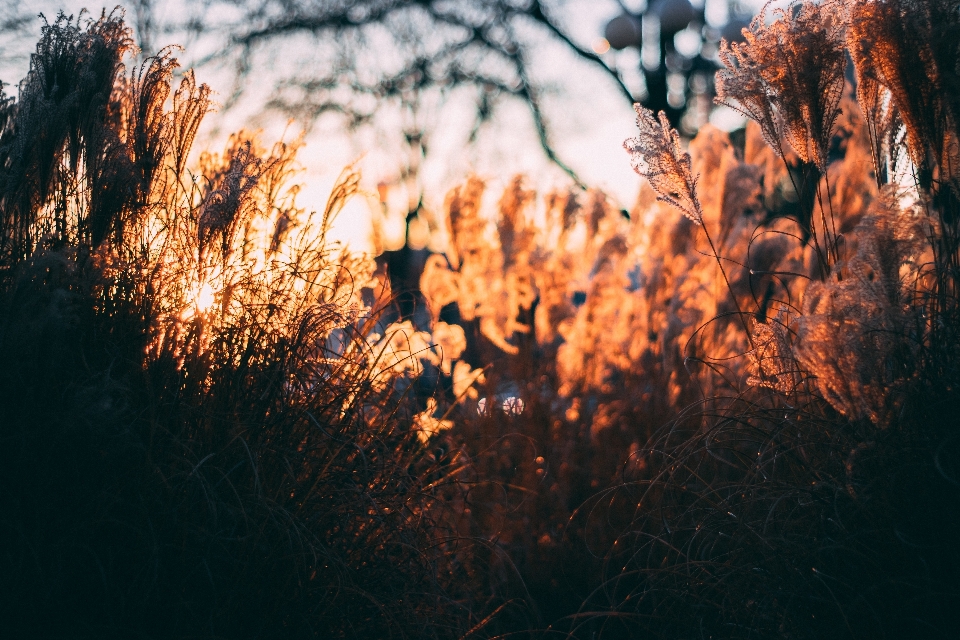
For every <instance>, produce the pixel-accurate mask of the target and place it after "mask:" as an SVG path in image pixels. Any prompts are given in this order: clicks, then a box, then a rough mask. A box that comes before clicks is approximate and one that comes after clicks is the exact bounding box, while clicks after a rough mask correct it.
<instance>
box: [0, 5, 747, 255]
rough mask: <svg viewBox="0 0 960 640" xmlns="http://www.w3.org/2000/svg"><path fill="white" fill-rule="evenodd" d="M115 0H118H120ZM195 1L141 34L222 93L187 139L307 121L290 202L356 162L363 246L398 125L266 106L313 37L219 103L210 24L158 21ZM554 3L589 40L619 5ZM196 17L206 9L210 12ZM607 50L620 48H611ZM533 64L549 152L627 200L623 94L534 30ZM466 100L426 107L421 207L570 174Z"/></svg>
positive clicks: (217, 145) (629, 181)
mask: <svg viewBox="0 0 960 640" xmlns="http://www.w3.org/2000/svg"><path fill="white" fill-rule="evenodd" d="M704 1H706V2H708V3H712V5H713V7H712V8H713V9H714V10H715V9H716V8H718V5H725V0H699V2H700V3H702V2H704ZM696 3H697V0H694V4H696ZM750 3H752V5H753V7H755V6H756V4H757V2H756V1H755V0H750ZM112 4H113V3H111V5H112ZM119 4H120V5H121V6H123V5H124V4H125V3H124V2H120V3H119ZM127 4H128V5H130V3H127ZM624 4H625V5H627V6H629V7H631V8H632V9H640V8H642V6H643V4H644V0H624ZM130 6H132V5H130ZM193 6H195V5H192V3H188V2H186V1H185V0H158V1H157V2H155V9H154V21H155V24H156V25H160V26H161V28H160V29H158V30H157V31H158V32H157V33H156V34H155V35H154V36H153V40H154V41H153V42H151V45H152V48H154V49H156V48H158V47H159V46H163V45H166V44H179V45H181V46H182V47H183V51H182V52H181V53H180V54H179V57H180V59H181V61H182V62H183V63H184V65H185V66H195V67H196V73H197V78H198V80H199V81H200V82H205V83H207V84H208V85H210V86H211V88H212V89H213V90H214V92H215V99H216V100H218V101H219V102H220V103H221V108H220V109H219V110H218V111H217V112H215V113H213V114H211V115H209V116H208V117H207V119H206V120H205V122H204V125H203V127H202V129H201V132H200V135H199V136H198V141H197V143H196V145H195V151H199V150H204V149H208V150H211V151H217V150H220V149H222V148H223V146H224V144H225V141H226V138H227V136H228V135H229V134H230V133H231V132H233V131H236V130H238V129H241V128H247V129H254V130H258V129H259V130H262V134H261V140H262V142H264V143H265V144H266V145H269V144H272V143H273V141H275V140H277V139H281V138H283V139H286V140H291V139H294V138H296V137H297V136H298V135H299V134H300V133H301V132H304V131H305V134H304V142H305V146H304V147H303V149H302V150H301V152H300V154H299V156H298V158H299V161H300V164H301V165H302V167H303V170H302V172H301V173H300V174H299V175H298V176H297V179H296V181H297V182H298V183H300V184H301V185H302V188H301V191H300V194H299V196H298V204H299V205H300V206H302V207H306V208H307V209H316V210H322V208H323V205H324V203H325V201H326V198H327V194H328V193H329V191H330V188H331V186H332V184H333V182H334V181H335V179H336V177H337V176H338V175H339V173H340V171H341V170H342V169H343V167H344V166H346V165H348V164H351V163H356V165H357V166H358V167H359V168H360V169H361V172H362V175H363V183H362V186H363V189H364V192H365V195H361V196H359V197H357V198H355V199H354V201H353V202H351V203H349V204H348V206H347V207H346V208H345V209H344V211H343V212H342V213H341V215H340V217H339V218H338V220H337V222H336V224H335V228H334V234H333V235H334V237H336V238H339V239H340V240H342V241H343V242H345V243H347V244H349V245H350V246H351V248H353V249H355V250H361V251H366V250H369V249H370V248H371V246H370V232H371V215H374V214H373V213H372V212H374V211H377V210H378V209H379V204H378V198H377V197H376V193H377V184H378V183H379V182H382V181H390V180H391V179H393V178H395V176H396V172H397V163H396V162H395V160H394V154H396V153H398V151H399V149H398V148H397V147H396V143H395V140H394V138H395V137H396V136H395V135H394V134H395V133H396V132H397V131H399V128H398V127H399V119H398V118H399V116H398V115H397V114H391V113H389V112H387V113H384V114H383V115H382V117H380V118H379V119H378V122H377V123H376V125H375V126H373V127H367V128H365V129H363V130H362V131H359V132H353V133H351V132H348V131H345V129H344V126H343V123H342V121H340V120H339V119H337V118H322V119H321V120H319V121H317V122H315V123H312V125H310V126H309V127H308V126H307V123H304V122H296V121H292V122H291V121H288V120H287V118H286V117H283V116H279V115H277V114H272V115H264V114H263V111H262V105H263V102H264V99H265V98H266V97H267V96H266V95H265V93H269V92H265V91H264V90H265V89H270V88H272V87H271V85H270V84H269V83H263V82H262V81H258V80H257V78H258V77H260V78H262V77H272V76H273V75H274V72H276V71H277V70H278V69H279V70H284V69H296V66H297V65H305V64H309V63H310V57H309V56H308V55H303V52H305V51H309V49H310V47H311V45H312V43H311V42H309V41H308V40H307V41H304V40H301V41H297V40H296V39H292V40H290V41H289V42H287V43H285V45H284V46H283V47H282V48H277V49H274V50H270V51H265V52H263V55H260V56H258V57H257V58H255V59H254V62H253V64H254V67H253V69H252V72H251V73H250V75H249V77H250V78H251V80H250V81H248V82H247V84H246V85H244V86H243V89H244V91H243V92H242V93H241V97H240V99H239V100H238V101H236V103H235V104H233V105H232V106H231V107H230V108H229V109H227V108H224V107H223V103H225V102H227V101H228V98H229V97H230V96H231V95H233V92H234V88H235V73H234V67H233V62H232V61H217V60H213V61H210V60H209V59H208V58H209V56H210V54H211V53H212V52H214V51H215V50H216V49H217V47H218V46H219V41H217V40H216V39H215V38H213V37H210V36H205V35H201V36H199V37H198V36H197V35H196V34H192V33H190V32H183V31H174V32H163V31H164V30H163V29H162V25H168V24H172V23H182V22H183V18H184V16H189V15H191V10H192V7H193ZM84 7H86V8H87V9H89V10H90V11H91V12H92V13H99V11H100V9H101V7H100V6H99V5H92V4H90V3H89V2H84V1H77V0H63V1H61V2H55V1H51V0H31V3H30V12H31V13H33V14H34V15H36V14H39V13H44V14H45V15H46V16H47V17H48V18H49V19H51V20H52V19H53V18H54V17H55V16H56V14H57V11H58V10H63V11H64V12H65V13H68V14H70V13H77V12H79V10H80V9H81V8H84ZM753 7H751V8H753ZM558 8H559V11H560V13H559V16H560V18H561V20H562V21H563V23H564V25H565V27H566V29H567V30H568V33H569V34H570V35H571V37H572V38H573V39H574V41H576V42H578V43H580V44H581V45H583V46H585V47H592V46H593V45H594V44H595V43H596V42H597V40H598V39H599V38H601V36H602V33H603V28H604V25H605V24H606V23H607V22H608V21H609V20H610V19H611V18H613V17H614V16H616V15H618V14H619V13H620V12H621V9H620V7H619V5H618V3H617V2H616V1H615V0H565V1H562V2H560V4H559V5H558ZM710 8H711V5H710V4H708V9H710ZM720 8H721V9H722V7H720ZM14 12H15V10H14V9H12V8H10V6H9V5H8V8H6V9H2V8H0V23H2V21H4V20H6V19H9V17H10V16H11V15H12V14H13V13H14ZM218 12H219V13H218V14H217V15H216V18H217V19H221V20H227V21H229V20H232V19H234V18H235V16H233V15H230V9H229V7H228V6H226V5H222V6H221V7H220V8H219V9H218ZM126 14H127V19H128V22H130V23H134V22H135V12H134V11H133V10H132V9H130V8H128V9H127V11H126ZM708 15H709V14H708ZM205 19H211V18H210V17H209V15H208V16H207V17H206V18H205ZM28 25H29V27H30V28H29V30H28V33H27V34H26V35H25V36H22V37H11V36H10V35H9V34H7V35H0V80H2V81H3V83H4V85H8V87H7V93H8V94H9V93H15V90H11V88H10V86H9V85H15V84H16V83H17V82H18V81H19V79H20V78H21V77H23V75H24V74H25V73H26V71H27V68H28V64H29V53H30V52H31V51H32V50H33V47H34V46H35V43H36V40H37V37H38V36H39V32H40V25H41V22H40V20H39V19H34V20H32V24H29V23H28ZM313 46H315V45H313ZM606 55H607V56H608V60H609V62H619V63H620V65H621V66H624V65H625V66H628V67H629V66H631V65H632V64H634V61H633V60H628V59H626V58H627V57H629V56H631V55H632V56H636V55H637V54H636V52H633V51H630V50H627V51H625V52H621V53H620V54H616V53H615V52H610V53H608V54H606ZM617 55H619V56H620V57H621V60H616V59H615V58H614V56H617ZM531 66H532V68H533V69H534V73H535V74H536V79H537V80H538V81H539V82H540V83H541V84H542V85H543V86H548V87H551V88H553V89H555V91H553V92H551V93H550V94H548V96H547V97H546V98H545V99H544V104H543V107H544V111H545V113H546V116H547V118H548V120H549V125H550V135H551V141H552V143H553V146H554V148H555V149H556V151H557V152H558V155H559V156H560V157H561V158H562V159H563V160H564V161H565V162H566V163H567V164H569V165H570V166H571V167H572V168H573V169H574V170H575V171H576V172H577V173H578V175H579V176H580V177H581V178H582V179H583V180H584V181H585V182H586V183H587V184H588V185H590V186H594V187H599V188H601V189H603V190H604V191H606V192H607V193H608V194H610V195H611V196H612V197H613V199H614V200H615V201H617V203H618V204H620V206H622V207H625V208H629V206H630V204H631V203H632V201H633V199H634V197H635V194H636V191H637V188H638V186H639V178H638V177H637V176H636V174H634V173H633V171H632V169H631V168H630V162H629V158H628V156H627V154H626V152H625V151H624V149H623V141H624V140H625V139H626V138H628V137H630V136H632V135H634V132H635V124H634V119H635V116H634V113H633V110H632V108H631V107H630V105H629V104H628V103H627V101H626V100H625V99H624V98H623V97H622V95H620V94H619V92H618V89H617V88H616V87H615V86H614V83H613V81H612V80H611V79H610V78H608V77H605V75H604V74H603V73H601V72H599V71H598V70H596V69H595V68H592V67H591V65H590V63H588V62H586V61H583V60H581V59H578V58H576V57H575V56H574V54H572V53H571V52H570V51H569V50H567V49H565V48H564V47H563V46H562V45H560V44H559V43H555V42H550V41H547V40H546V39H544V42H543V44H542V45H540V46H537V47H536V48H535V49H534V53H533V63H532V65H531ZM472 110H473V105H472V102H471V97H470V96H468V95H466V94H460V95H457V94H453V95H451V97H450V98H449V101H448V103H447V104H446V105H445V107H444V108H443V109H438V110H436V111H435V112H432V113H430V114H428V115H429V116H431V117H433V118H434V119H433V120H432V125H433V127H432V128H433V134H432V136H431V139H430V153H429V154H428V157H427V160H426V162H425V163H424V165H423V167H422V171H421V180H422V185H423V192H424V194H425V198H426V206H427V209H428V210H432V211H434V212H437V213H438V212H439V211H440V209H441V208H442V202H443V197H444V195H445V194H446V192H447V191H448V190H449V189H450V188H451V187H453V186H455V185H456V184H458V183H459V182H461V181H462V180H464V179H465V178H466V177H467V176H468V175H470V174H477V175H479V176H480V177H482V178H484V179H486V180H488V184H489V185H490V191H491V192H492V193H496V192H498V191H499V189H498V187H499V186H501V185H504V184H506V183H507V182H508V181H509V180H510V179H511V178H512V177H513V176H514V175H515V174H518V173H523V174H525V175H526V176H527V177H528V181H529V184H530V185H531V186H533V187H535V188H536V189H537V190H538V191H540V192H541V193H542V192H545V191H547V190H550V189H552V188H564V187H566V186H567V185H569V184H570V181H569V178H568V177H566V176H565V175H564V174H563V172H561V171H560V170H559V169H558V168H557V167H556V166H554V165H552V164H551V163H549V162H548V161H547V160H546V159H545V157H544V155H543V153H542V151H541V150H540V147H539V145H538V143H537V138H536V133H535V130H534V128H533V123H532V120H531V119H530V117H529V113H528V110H527V107H526V106H525V105H522V104H519V103H511V102H504V103H501V105H500V106H499V107H498V111H497V115H496V117H495V118H494V119H493V120H492V121H490V122H489V123H487V124H485V125H484V127H483V128H482V129H481V131H480V133H479V135H478V137H477V141H476V143H475V144H473V145H470V144H468V143H467V134H468V132H469V130H470V127H471V124H472ZM405 205H406V197H405V195H404V194H403V193H397V192H394V193H392V194H391V196H390V197H388V208H389V209H390V213H391V215H388V216H387V217H386V219H385V220H384V227H383V228H384V230H385V232H386V235H387V238H386V240H387V242H388V244H396V243H397V242H398V241H399V239H400V238H401V237H400V236H398V233H400V232H402V223H401V222H400V218H399V215H400V212H401V211H402V210H404V209H405ZM437 248H439V247H437Z"/></svg>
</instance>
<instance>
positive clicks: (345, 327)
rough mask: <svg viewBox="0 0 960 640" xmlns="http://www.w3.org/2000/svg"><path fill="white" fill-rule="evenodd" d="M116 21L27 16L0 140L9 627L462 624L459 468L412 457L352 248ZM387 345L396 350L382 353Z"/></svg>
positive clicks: (474, 567) (287, 162)
mask: <svg viewBox="0 0 960 640" xmlns="http://www.w3.org/2000/svg"><path fill="white" fill-rule="evenodd" d="M131 49H132V43H131V40H130V35H129V32H128V30H127V28H126V27H125V25H124V24H123V21H122V17H121V16H120V15H119V14H117V13H113V14H103V15H101V16H100V17H99V18H97V19H92V18H88V17H86V16H84V15H81V17H80V18H78V19H76V20H74V19H72V18H68V17H65V16H63V15H60V16H58V18H57V19H56V20H55V21H53V22H52V23H44V26H43V34H42V37H41V40H40V42H39V44H38V47H37V51H36V53H35V54H34V55H33V57H32V58H31V66H30V72H29V74H28V76H27V77H26V78H25V79H24V81H23V82H22V83H21V84H20V87H19V96H18V97H17V99H15V100H14V99H8V98H5V99H4V101H3V105H4V107H3V108H4V111H3V117H4V120H3V131H2V137H0V157H2V159H3V162H2V164H0V167H2V168H0V210H2V220H3V222H2V232H0V381H2V382H0V406H2V416H0V457H2V460H0V468H2V470H0V478H2V479H0V486H2V487H3V489H2V492H0V493H2V498H0V501H2V505H0V512H2V516H0V539H2V542H0V547H2V549H3V552H2V555H0V598H2V600H3V602H4V605H3V610H4V611H5V612H6V613H5V614H4V616H3V618H4V622H3V626H4V628H5V630H6V633H12V634H13V635H12V636H11V637H210V638H213V637H251V638H252V637H258V638H260V637H278V638H291V637H324V638H328V637H356V638H363V637H370V638H385V637H410V638H422V637H438V638H439V637H463V635H464V634H466V633H467V632H468V631H471V630H473V632H474V635H475V634H476V633H480V632H482V631H483V629H484V623H483V616H484V615H485V614H484V613H483V612H484V611H487V612H489V610H490V608H491V606H490V602H491V600H490V599H489V598H487V597H486V596H483V595H481V594H483V593H488V591H487V590H486V589H485V588H484V584H483V581H482V580H481V578H482V572H481V570H480V568H479V566H480V565H478V564H477V563H476V561H475V559H474V545H472V544H468V543H467V541H466V540H465V539H464V538H463V537H462V536H461V535H459V531H458V526H459V525H458V518H459V517H460V514H459V513H458V512H457V511H456V509H455V505H456V504H457V502H458V501H461V500H462V492H461V491H460V490H459V489H458V488H457V484H456V482H455V481H454V480H455V478H456V477H457V474H458V473H459V472H460V470H461V469H460V467H461V463H460V462H459V461H458V460H457V459H456V457H449V456H448V457H446V458H438V457H436V456H434V455H432V454H431V453H429V452H428V451H425V450H424V448H423V445H422V444H421V436H422V434H420V433H418V431H417V429H416V428H415V422H414V418H415V417H416V416H415V414H416V412H417V410H418V409H417V408H416V407H415V406H411V405H410V403H407V402H405V401H404V398H405V397H406V396H405V395H404V388H405V386H407V385H408V384H409V380H408V379H409V371H408V369H409V368H410V367H409V366H408V365H407V364H406V361H407V360H409V357H407V358H406V359H405V358H404V356H403V355H400V356H397V355H396V353H395V350H394V351H390V350H388V349H387V348H386V345H385V344H384V341H383V340H380V339H379V338H378V337H377V336H376V335H374V333H373V332H374V330H375V329H376V327H377V322H376V309H371V307H370V304H371V303H372V302H373V300H374V299H375V291H374V290H375V288H376V287H375V283H374V282H372V281H371V276H372V271H373V268H374V267H373V265H372V262H370V261H369V260H368V259H366V258H363V257H354V256H351V255H349V254H347V253H345V252H341V251H340V250H339V249H337V247H336V245H335V244H333V243H331V242H330V241H328V239H327V237H326V233H327V230H328V228H329V225H330V222H331V220H332V219H333V217H334V216H335V215H336V212H337V210H338V209H339V207H340V206H342V204H343V202H344V200H345V199H346V198H347V197H349V196H350V195H351V193H352V192H354V191H355V190H356V187H357V176H356V174H355V173H352V172H349V171H348V172H346V173H345V174H344V176H343V177H342V178H341V180H340V182H339V184H338V185H337V186H336V188H335V190H334V193H333V194H332V196H331V199H330V202H329V203H328V205H327V208H326V210H325V211H323V212H321V213H320V214H311V213H307V212H305V211H303V210H302V209H300V208H298V207H297V206H296V204H295V201H294V196H295V189H291V188H290V187H289V186H288V184H289V176H290V174H291V171H292V170H293V168H294V167H295V165H294V154H295V151H296V145H285V144H282V143H280V144H277V145H275V146H274V147H273V148H272V149H270V150H266V149H263V148H261V147H260V146H259V145H258V143H257V141H256V140H255V138H253V137H250V136H249V135H246V134H239V135H238V136H235V137H234V138H233V139H232V141H231V143H230V144H229V145H228V148H227V149H226V151H225V152H224V153H223V154H222V155H205V156H203V157H202V158H201V161H200V169H199V171H198V172H197V173H194V172H192V171H191V170H190V169H189V168H188V167H187V157H188V155H189V152H190V148H191V144H192V142H193V139H194V136H195V134H196V131H197V127H198V125H199V123H200V120H201V119H202V118H203V116H204V114H205V113H207V112H208V111H209V110H210V105H211V103H210V97H209V96H210V91H209V89H208V88H207V87H206V86H204V85H198V84H197V83H196V82H195V81H194V78H193V75H192V74H191V73H189V72H188V73H186V74H184V75H183V77H182V79H181V80H180V82H179V86H175V85H174V82H173V73H174V70H175V69H176V66H177V63H176V59H175V58H174V57H173V55H172V50H170V49H165V50H163V51H161V53H159V54H157V55H155V56H152V57H150V58H147V59H146V61H145V62H143V63H142V64H141V65H137V66H134V67H133V69H132V70H130V71H129V72H128V71H126V69H125V67H124V60H125V59H126V57H127V56H128V55H129V54H130V52H131ZM391 358H392V359H391Z"/></svg>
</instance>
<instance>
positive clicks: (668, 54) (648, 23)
mask: <svg viewBox="0 0 960 640" xmlns="http://www.w3.org/2000/svg"><path fill="white" fill-rule="evenodd" d="M698 4H699V6H694V5H693V4H692V3H691V2H690V0H650V2H649V4H648V5H647V7H646V9H644V10H643V11H638V12H633V11H630V10H629V9H628V8H627V7H626V6H625V5H624V4H623V3H622V2H621V3H620V6H621V8H622V9H623V11H622V13H620V15H618V16H616V17H614V18H613V19H612V20H610V21H609V22H608V23H607V24H606V26H605V28H604V39H605V40H606V42H607V44H609V46H610V48H611V49H614V50H617V51H622V50H624V49H627V48H636V49H638V50H639V51H640V69H639V71H640V73H641V74H642V77H643V79H644V81H645V85H646V90H645V91H643V92H639V91H638V95H637V96H636V97H637V99H638V100H637V101H638V102H640V103H641V104H643V105H644V106H645V107H647V108H648V109H651V110H653V111H654V113H657V112H660V111H663V112H664V113H666V115H667V118H668V119H669V120H670V123H671V124H672V125H673V126H674V127H675V128H677V129H678V130H680V131H681V132H682V133H684V134H686V135H693V134H695V133H696V131H697V129H699V128H700V127H701V126H702V125H703V124H704V123H705V122H706V120H707V117H708V116H709V112H710V108H711V105H712V103H713V97H714V96H715V95H716V93H715V89H714V84H713V76H714V73H715V72H716V70H717V69H718V68H719V60H718V58H717V50H718V47H719V41H720V37H721V35H722V36H723V37H726V38H727V39H728V40H730V39H736V38H738V37H739V36H740V29H739V27H741V26H745V24H746V23H745V21H744V20H743V19H742V18H741V17H733V18H730V15H731V13H732V14H734V15H736V14H738V13H740V11H739V10H738V9H739V3H730V2H728V0H705V1H703V2H699V3H698ZM731 4H732V5H733V6H731ZM731 9H732V11H731ZM718 15H719V16H721V18H725V21H724V22H723V23H721V22H720V20H719V19H718V18H717V16H718Z"/></svg>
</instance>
